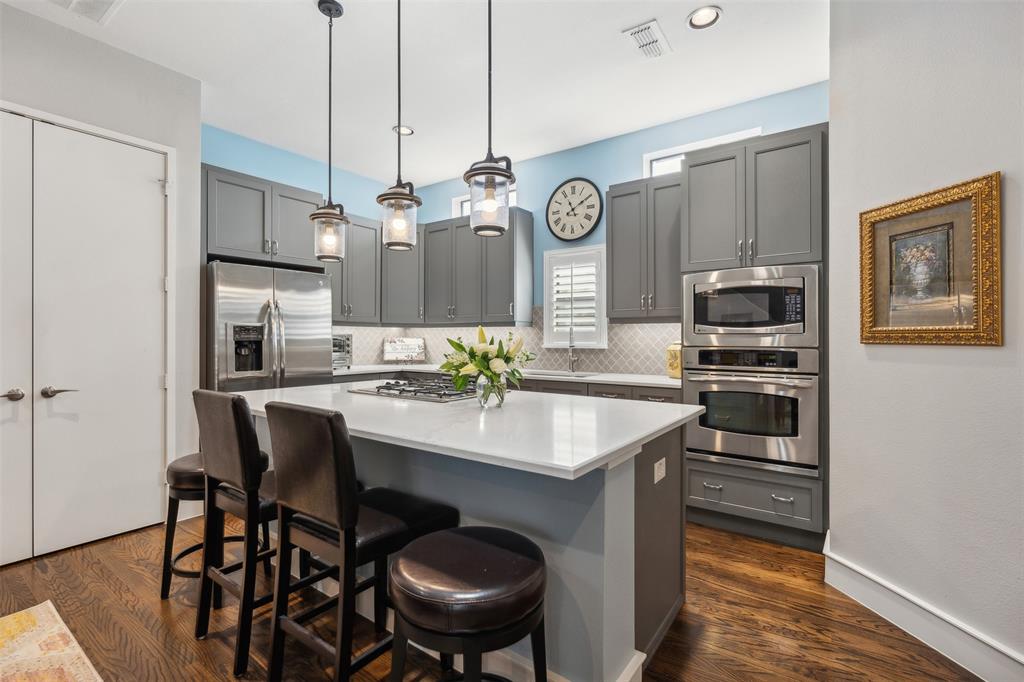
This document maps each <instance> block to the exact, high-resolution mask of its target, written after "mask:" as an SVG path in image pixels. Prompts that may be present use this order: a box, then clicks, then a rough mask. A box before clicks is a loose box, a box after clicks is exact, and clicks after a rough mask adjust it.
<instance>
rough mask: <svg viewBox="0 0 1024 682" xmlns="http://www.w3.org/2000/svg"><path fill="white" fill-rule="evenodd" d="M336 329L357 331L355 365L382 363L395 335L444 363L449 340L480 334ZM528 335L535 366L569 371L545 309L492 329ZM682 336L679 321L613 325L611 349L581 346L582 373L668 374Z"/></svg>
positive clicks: (460, 329)
mask: <svg viewBox="0 0 1024 682" xmlns="http://www.w3.org/2000/svg"><path fill="white" fill-rule="evenodd" d="M334 331H335V333H347V334H352V356H353V357H352V363H353V364H355V365H378V364H382V363H383V356H382V344H383V341H384V339H385V338H388V337H391V336H413V337H417V336H418V337H423V338H424V339H425V341H426V349H427V362H428V363H431V364H437V365H439V364H441V363H442V362H443V361H444V354H445V353H447V352H448V350H449V349H450V346H449V345H448V342H447V341H446V339H447V338H448V337H451V338H455V337H457V336H461V337H462V338H464V339H467V340H470V339H475V338H476V327H475V326H474V327H409V328H401V327H338V326H336V327H334ZM510 331H511V332H512V333H513V334H516V335H521V336H522V337H523V341H524V344H525V346H526V348H527V349H529V350H530V351H532V352H534V353H536V354H537V359H536V360H534V362H533V363H532V364H531V365H530V366H531V367H533V368H535V369H567V368H568V359H567V358H568V355H569V352H568V351H567V350H566V349H564V348H544V347H543V343H544V309H543V308H541V307H540V306H537V307H535V308H534V309H533V324H532V325H531V326H530V327H487V332H488V333H489V334H491V335H493V336H495V337H504V336H505V335H506V334H508V332H510ZM681 336H682V330H681V328H680V323H679V322H650V323H646V322H645V323H640V324H610V325H608V348H607V349H601V350H598V349H585V348H577V349H576V355H577V356H578V357H579V358H580V361H579V364H578V365H577V367H576V369H577V370H578V371H580V372H608V373H616V374H619V373H624V374H664V373H665V349H666V348H668V346H669V344H672V343H677V342H678V341H679V339H680V337H681Z"/></svg>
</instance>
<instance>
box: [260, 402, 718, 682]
mask: <svg viewBox="0 0 1024 682" xmlns="http://www.w3.org/2000/svg"><path fill="white" fill-rule="evenodd" d="M374 385H376V382H361V383H355V384H340V385H338V384H327V385H318V386H304V387H296V388H283V389H271V390H262V391H249V392H245V393H242V394H241V395H243V396H245V397H246V399H247V400H248V401H249V404H250V407H251V408H252V411H253V414H254V415H255V416H256V427H257V432H258V433H259V437H260V442H261V446H262V447H263V448H264V449H266V450H267V451H268V452H270V453H271V456H272V450H273V448H272V444H271V442H270V438H269V432H268V429H267V426H266V420H265V410H264V406H265V404H266V403H267V402H271V401H282V402H290V403H297V404H301V405H308V406H311V407H319V408H324V409H331V410H338V411H340V412H342V413H343V414H344V415H345V419H346V422H347V424H348V428H349V432H350V434H351V435H352V437H353V443H354V449H355V453H356V469H357V472H358V475H359V477H360V479H361V480H362V481H363V482H364V483H365V484H366V485H367V486H378V485H382V486H389V487H393V488H396V489H399V490H403V491H406V492H410V493H414V494H418V495H422V496H424V497H428V498H432V499H435V500H439V501H443V502H446V503H448V504H451V505H454V506H456V507H458V508H459V510H460V511H461V514H462V523H463V524H464V525H469V524H484V525H494V526H501V527H504V528H509V529H511V530H514V531H517V532H520V533H523V534H524V535H527V536H528V537H530V538H531V539H533V540H534V541H535V542H536V543H537V544H538V545H540V547H541V549H543V550H544V554H545V557H546V560H547V564H548V588H547V597H546V600H545V624H546V629H547V648H548V668H549V675H550V679H552V680H559V679H564V680H573V681H579V682H587V681H591V680H601V681H605V680H607V681H614V680H639V679H640V670H641V666H642V663H643V661H644V658H645V656H646V655H648V654H650V653H652V652H653V650H654V649H655V648H656V647H657V645H658V644H659V643H660V641H661V638H662V637H663V636H664V632H665V630H666V629H667V627H668V625H669V624H670V623H671V622H672V620H673V619H674V617H675V615H676V613H677V612H678V610H679V607H680V605H681V604H682V593H683V546H682V541H683V532H684V531H683V524H682V500H681V491H682V462H681V452H682V444H683V427H684V425H685V424H686V423H687V422H689V421H691V420H693V419H695V418H696V417H697V416H698V415H700V414H701V413H702V412H703V411H704V408H702V407H698V406H693V405H678V404H656V403H642V402H634V401H624V400H611V399H605V398H591V397H584V396H566V395H554V394H542V393H526V392H516V393H512V394H510V395H509V397H508V399H507V401H506V403H505V406H504V407H502V408H500V409H498V408H491V409H487V410H482V409H480V407H479V405H478V404H477V402H476V401H475V400H462V401H457V402H450V403H444V404H438V403H430V402H422V401H416V400H407V399H395V398H389V397H382V396H375V395H365V394H356V393H350V392H349V388H355V387H372V386H374ZM484 660H485V668H489V669H490V670H492V671H494V672H499V673H502V674H505V675H508V676H510V677H512V678H513V679H526V678H527V677H528V676H529V671H530V663H529V660H530V659H529V642H528V640H527V641H524V642H520V643H519V644H518V645H516V646H515V647H512V648H511V649H508V650H505V651H502V652H495V653H494V654H491V655H488V656H486V657H485V659H484ZM531 679H532V677H531Z"/></svg>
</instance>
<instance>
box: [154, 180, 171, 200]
mask: <svg viewBox="0 0 1024 682" xmlns="http://www.w3.org/2000/svg"><path fill="white" fill-rule="evenodd" d="M157 182H159V183H160V184H161V185H162V186H163V188H164V196H165V197H169V196H171V184H172V181H171V180H167V179H164V180H158V181H157Z"/></svg>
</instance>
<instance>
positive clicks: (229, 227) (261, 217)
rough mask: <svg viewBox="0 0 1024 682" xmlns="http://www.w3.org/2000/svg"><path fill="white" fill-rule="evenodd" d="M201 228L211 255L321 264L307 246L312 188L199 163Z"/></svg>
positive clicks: (317, 200) (314, 197)
mask: <svg viewBox="0 0 1024 682" xmlns="http://www.w3.org/2000/svg"><path fill="white" fill-rule="evenodd" d="M203 193H204V195H205V197H204V203H203V228H204V230H205V232H206V252H207V254H209V255H211V256H223V257H227V258H237V259H244V260H247V261H259V262H263V263H266V264H269V265H300V266H304V267H308V268H318V269H319V268H322V267H323V263H321V262H319V261H318V260H317V259H316V253H315V251H314V244H313V223H312V222H310V220H309V214H310V213H312V212H313V211H314V210H316V208H317V207H318V206H319V205H320V204H321V203H322V201H323V198H322V197H321V196H320V195H319V194H318V193H316V192H311V191H309V190H304V189H298V188H296V187H289V186H288V185H282V184H279V183H276V182H269V181H267V180H263V179H261V178H256V177H253V176H251V175H244V174H242V173H236V172H234V171H229V170H225V169H223V168H217V167H215V166H207V165H205V164H204V165H203Z"/></svg>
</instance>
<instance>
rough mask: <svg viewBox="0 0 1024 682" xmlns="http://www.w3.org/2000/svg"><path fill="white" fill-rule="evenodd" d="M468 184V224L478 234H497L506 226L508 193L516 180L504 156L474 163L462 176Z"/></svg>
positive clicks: (495, 235) (501, 232) (510, 164)
mask: <svg viewBox="0 0 1024 682" xmlns="http://www.w3.org/2000/svg"><path fill="white" fill-rule="evenodd" d="M463 179H464V180H465V181H466V184H467V185H469V207H470V214H469V226H470V228H472V230H473V232H474V234H478V235H480V236H481V237H500V236H501V235H503V234H505V232H506V230H508V193H509V189H510V188H511V186H512V183H514V182H515V181H516V178H515V176H514V175H513V174H512V162H511V161H510V160H509V159H508V158H507V157H502V158H501V159H494V158H490V159H486V160H484V161H478V162H477V163H474V164H473V165H472V166H471V167H470V169H469V170H468V171H467V172H466V174H465V175H464V176H463Z"/></svg>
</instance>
